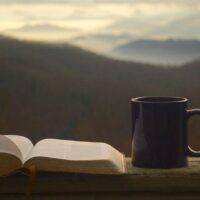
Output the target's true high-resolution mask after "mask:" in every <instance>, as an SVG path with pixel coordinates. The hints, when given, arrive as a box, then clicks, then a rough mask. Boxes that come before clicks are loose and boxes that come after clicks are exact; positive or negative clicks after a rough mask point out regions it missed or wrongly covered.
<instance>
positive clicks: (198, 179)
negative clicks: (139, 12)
mask: <svg viewBox="0 0 200 200" xmlns="http://www.w3.org/2000/svg"><path fill="white" fill-rule="evenodd" d="M127 166H128V173H127V174H125V175H117V176H116V175H115V176H111V175H87V174H67V173H44V172H43V173H37V175H36V179H35V184H34V189H33V193H32V199H33V200H69V199H70V200H71V199H72V200H73V199H75V200H79V199H81V200H84V199H87V200H95V199H98V200H104V199H106V200H108V199H109V200H110V199H111V200H112V199H113V200H119V199H120V200H129V199H136V200H141V199H144V200H150V199H151V200H165V199H166V200H174V199H178V200H179V199H180V200H186V199H188V200H197V199H198V200H199V199H200V159H199V158H190V159H189V166H188V167H185V168H179V169H170V170H165V169H163V170H158V169H142V168H135V167H132V165H131V162H130V159H129V158H127ZM26 184H27V177H25V176H23V175H22V174H16V175H14V176H11V177H7V178H0V199H2V200H18V199H23V196H24V191H25V187H26Z"/></svg>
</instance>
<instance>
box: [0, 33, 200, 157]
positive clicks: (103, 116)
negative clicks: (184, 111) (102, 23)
mask: <svg viewBox="0 0 200 200" xmlns="http://www.w3.org/2000/svg"><path fill="white" fill-rule="evenodd" d="M199 91H200V60H195V61H193V62H191V63H187V64H184V65H182V66H180V67H167V66H166V67H163V66H159V65H155V66H154V65H150V64H149V65H148V64H142V63H137V62H128V61H122V60H117V59H111V58H108V57H105V56H101V55H97V54H95V53H92V52H89V51H86V50H84V49H80V48H77V47H73V46H70V45H66V44H65V45H64V44H63V45H62V44H48V43H38V42H26V41H20V40H16V39H11V38H7V37H4V36H0V133H1V134H20V135H24V136H27V137H29V138H30V139H32V141H33V142H37V141H38V140H40V139H42V138H47V137H51V138H62V139H72V140H86V141H102V142H106V143H109V144H111V145H113V146H114V147H116V148H118V149H119V150H120V151H123V152H124V153H126V155H129V154H130V150H131V109H130V108H131V107H130V106H131V105H130V100H131V98H133V97H138V96H148V95H150V96H158V95H163V96H183V97H187V98H188V99H189V101H190V104H189V108H196V107H200V93H199ZM189 125H190V126H189V127H190V128H189V132H190V135H189V139H190V143H191V144H192V146H193V147H194V148H195V149H198V147H199V146H200V121H199V119H198V117H194V118H193V119H192V120H191V121H190V123H189ZM191 125H192V126H191ZM199 149H200V147H199Z"/></svg>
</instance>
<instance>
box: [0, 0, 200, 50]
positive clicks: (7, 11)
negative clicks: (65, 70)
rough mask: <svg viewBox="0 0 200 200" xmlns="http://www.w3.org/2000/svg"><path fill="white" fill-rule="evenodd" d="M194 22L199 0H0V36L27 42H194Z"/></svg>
mask: <svg viewBox="0 0 200 200" xmlns="http://www.w3.org/2000/svg"><path fill="white" fill-rule="evenodd" d="M199 24H200V1H199V0H167V1H166V0H0V34H6V35H11V36H16V37H20V38H25V39H33V40H48V41H70V40H71V41H77V42H79V41H80V43H81V41H83V40H84V41H85V42H89V40H90V43H91V45H92V44H93V43H92V40H97V39H98V40H104V46H105V45H106V40H109V41H113V42H116V41H121V42H123V41H124V40H127V39H129V38H132V39H137V38H153V39H166V38H181V39H200V27H199ZM100 44H102V43H99V45H100Z"/></svg>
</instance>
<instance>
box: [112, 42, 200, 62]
mask: <svg viewBox="0 0 200 200" xmlns="http://www.w3.org/2000/svg"><path fill="white" fill-rule="evenodd" d="M111 53H112V54H113V55H114V56H115V57H119V58H122V59H126V60H132V61H139V62H145V63H152V64H161V65H182V64H185V63H186V62H189V61H193V60H196V59H198V58H199V57H200V41H198V40H175V39H169V40H136V41H132V42H128V43H126V44H123V45H119V46H117V47H116V48H114V49H113V51H112V52H111Z"/></svg>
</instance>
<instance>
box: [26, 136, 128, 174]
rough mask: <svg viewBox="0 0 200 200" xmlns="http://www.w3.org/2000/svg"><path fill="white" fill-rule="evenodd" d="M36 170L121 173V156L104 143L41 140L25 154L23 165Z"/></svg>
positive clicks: (122, 170)
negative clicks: (34, 167) (25, 159)
mask: <svg viewBox="0 0 200 200" xmlns="http://www.w3.org/2000/svg"><path fill="white" fill-rule="evenodd" d="M31 164H35V165H36V168H37V169H38V170H44V171H66V172H83V173H103V174H104V173H108V174H111V173H124V172H125V169H124V161H123V155H122V154H121V153H120V152H119V151H117V150H116V149H114V148H113V147H111V146H110V145H108V144H105V143H97V142H78V141H70V140H58V139H44V140H41V141H40V142H38V143H37V144H36V145H35V147H34V149H33V151H32V152H31V153H30V154H29V155H28V157H27V161H26V163H25V166H29V165H31Z"/></svg>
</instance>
